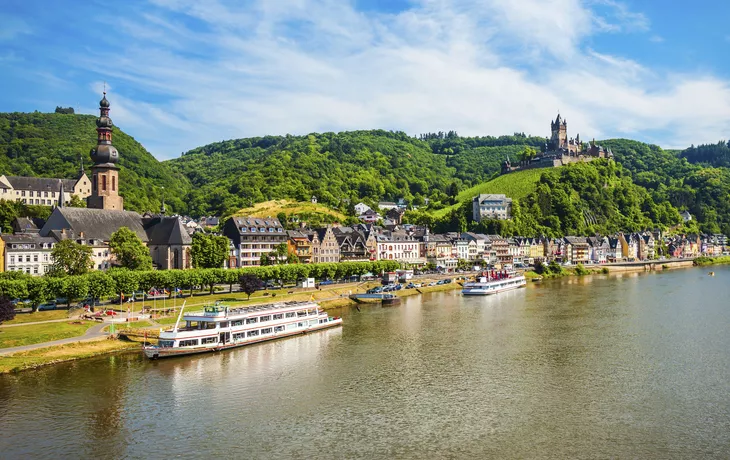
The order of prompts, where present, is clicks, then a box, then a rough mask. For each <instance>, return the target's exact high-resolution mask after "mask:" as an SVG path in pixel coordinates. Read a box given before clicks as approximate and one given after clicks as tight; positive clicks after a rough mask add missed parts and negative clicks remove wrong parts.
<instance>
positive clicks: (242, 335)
mask: <svg viewBox="0 0 730 460" xmlns="http://www.w3.org/2000/svg"><path fill="white" fill-rule="evenodd" d="M245 338H246V333H245V332H239V333H238V334H233V340H241V339H245Z"/></svg>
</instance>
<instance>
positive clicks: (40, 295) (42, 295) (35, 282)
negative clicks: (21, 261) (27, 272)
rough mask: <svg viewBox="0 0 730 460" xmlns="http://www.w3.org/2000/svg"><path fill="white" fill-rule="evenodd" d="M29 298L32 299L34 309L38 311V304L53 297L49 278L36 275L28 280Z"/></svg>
mask: <svg viewBox="0 0 730 460" xmlns="http://www.w3.org/2000/svg"><path fill="white" fill-rule="evenodd" d="M27 287H28V298H29V299H30V302H31V305H32V307H33V311H36V309H37V308H38V305H40V304H42V303H43V302H46V301H48V300H50V299H51V298H53V295H52V292H51V289H50V286H49V283H48V280H47V279H46V278H41V277H37V276H34V277H33V278H30V279H29V280H28V281H27Z"/></svg>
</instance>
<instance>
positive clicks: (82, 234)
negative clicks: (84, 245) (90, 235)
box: [79, 232, 84, 240]
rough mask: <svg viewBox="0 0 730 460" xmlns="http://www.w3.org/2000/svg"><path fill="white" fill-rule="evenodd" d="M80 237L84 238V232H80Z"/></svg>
mask: <svg viewBox="0 0 730 460" xmlns="http://www.w3.org/2000/svg"><path fill="white" fill-rule="evenodd" d="M79 238H81V239H82V240H83V239H84V232H79Z"/></svg>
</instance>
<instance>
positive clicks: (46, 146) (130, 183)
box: [0, 112, 189, 212]
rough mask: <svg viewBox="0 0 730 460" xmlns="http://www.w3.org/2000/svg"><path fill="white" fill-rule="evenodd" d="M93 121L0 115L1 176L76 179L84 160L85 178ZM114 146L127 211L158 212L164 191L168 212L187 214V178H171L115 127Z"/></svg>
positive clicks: (84, 117) (49, 115)
mask: <svg viewBox="0 0 730 460" xmlns="http://www.w3.org/2000/svg"><path fill="white" fill-rule="evenodd" d="M95 121H96V117H94V116H91V115H71V114H61V113H38V112H35V113H0V174H5V175H13V176H41V177H58V178H66V179H75V178H77V177H78V174H79V168H80V166H81V164H80V162H81V161H82V160H83V161H84V168H85V169H86V171H87V173H89V172H90V169H89V168H90V167H91V164H92V162H91V159H90V157H89V151H90V150H91V149H92V147H94V146H95V145H96V124H95ZM113 142H114V146H115V147H116V148H117V149H118V150H119V154H120V160H119V165H120V166H121V171H120V180H119V191H120V193H121V195H122V196H124V206H125V208H127V209H129V210H134V211H147V210H152V211H157V210H158V209H159V208H160V199H161V194H162V189H161V187H164V188H165V197H166V198H165V201H166V204H167V206H168V208H171V209H173V210H178V211H180V212H184V211H185V210H186V205H185V201H184V198H185V195H186V194H187V192H188V190H189V182H188V181H187V179H186V178H185V177H183V176H182V175H180V174H175V173H173V171H171V170H170V168H169V167H168V166H167V165H165V164H164V163H161V162H159V161H157V159H156V158H155V157H154V156H152V155H151V154H150V153H149V152H148V151H147V150H145V148H144V147H143V146H142V145H141V144H140V143H138V142H137V141H135V140H134V139H133V138H132V137H130V136H128V135H127V134H125V133H124V132H123V131H122V130H120V129H119V128H115V129H114V141H113Z"/></svg>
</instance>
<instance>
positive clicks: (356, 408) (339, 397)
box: [0, 268, 730, 459]
mask: <svg viewBox="0 0 730 460" xmlns="http://www.w3.org/2000/svg"><path fill="white" fill-rule="evenodd" d="M713 269H714V270H715V272H716V276H714V277H710V276H708V275H707V270H706V269H704V270H703V269H687V270H676V271H670V272H662V273H652V274H624V275H617V276H593V277H585V278H569V279H567V278H566V279H561V280H555V281H549V282H544V283H541V284H535V285H531V286H528V287H527V288H526V289H522V290H519V291H514V292H508V293H503V294H499V295H497V296H494V297H490V298H477V297H469V298H464V297H462V296H461V295H460V294H459V293H458V291H454V292H445V293H434V294H427V295H424V296H413V297H408V298H406V299H404V301H403V302H402V303H401V304H400V305H399V306H394V307H380V306H363V307H361V311H360V312H358V311H357V310H355V309H354V308H353V309H349V308H348V309H343V310H340V311H335V312H333V313H334V314H336V315H337V314H339V315H342V316H343V317H344V319H345V323H344V326H343V327H342V328H339V329H334V330H327V331H322V332H318V333H314V334H310V335H306V336H301V337H295V338H290V339H285V340H280V341H277V342H271V343H265V344H260V345H254V346H251V347H247V348H241V349H238V350H231V351H228V352H223V353H219V354H210V355H203V356H195V357H184V358H175V359H170V360H161V361H154V362H151V361H146V360H144V359H142V357H141V355H140V354H138V353H131V354H124V355H115V356H106V357H101V358H96V359H90V360H84V361H79V362H75V363H67V364H60V365H55V366H50V367H46V368H42V369H39V370H34V371H28V372H23V373H20V374H17V375H10V376H0V427H1V429H0V458H162V457H180V458H191V457H197V458H218V457H220V458H244V457H246V458H294V457H296V458H338V459H339V458H418V459H423V458H561V459H562V458H607V457H613V458H629V457H630V458H728V457H729V456H730V301H729V299H730V283H728V279H730V268H713Z"/></svg>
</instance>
